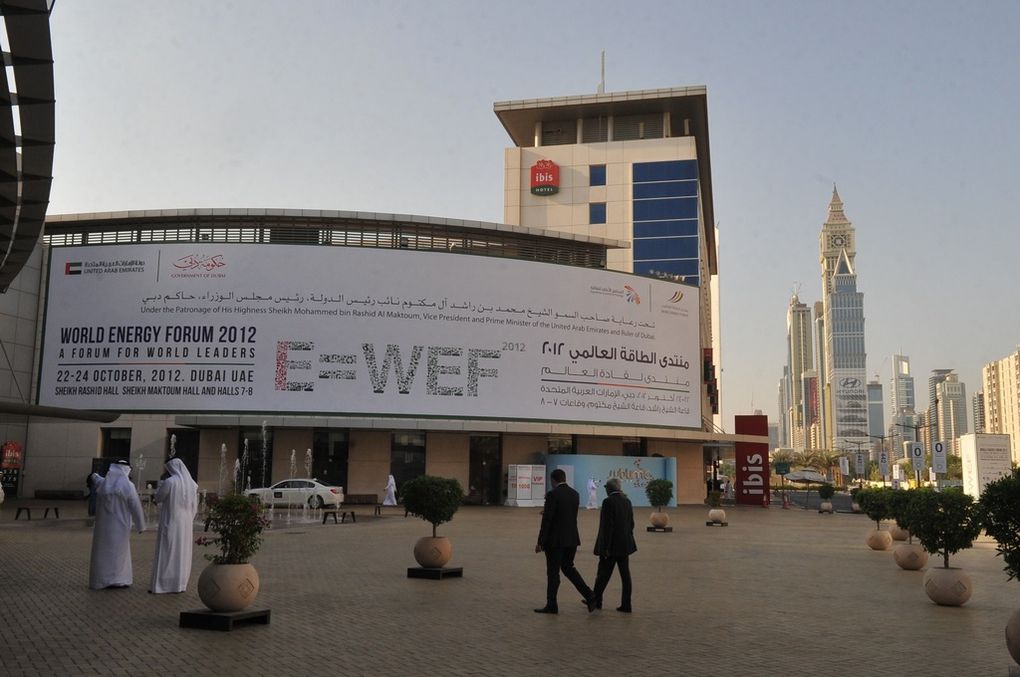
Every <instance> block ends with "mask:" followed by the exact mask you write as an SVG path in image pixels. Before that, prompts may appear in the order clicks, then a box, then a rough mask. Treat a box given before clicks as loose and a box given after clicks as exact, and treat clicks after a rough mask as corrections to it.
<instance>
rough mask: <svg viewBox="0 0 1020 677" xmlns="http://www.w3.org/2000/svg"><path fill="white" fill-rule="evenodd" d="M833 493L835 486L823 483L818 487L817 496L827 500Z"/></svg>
mask: <svg viewBox="0 0 1020 677" xmlns="http://www.w3.org/2000/svg"><path fill="white" fill-rule="evenodd" d="M835 493H836V488H835V487H833V486H832V485H831V484H823V485H822V486H820V487H818V498H820V499H822V500H823V501H828V500H829V499H830V498H832V497H833V496H834V495H835Z"/></svg>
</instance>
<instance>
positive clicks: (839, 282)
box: [818, 186, 869, 449]
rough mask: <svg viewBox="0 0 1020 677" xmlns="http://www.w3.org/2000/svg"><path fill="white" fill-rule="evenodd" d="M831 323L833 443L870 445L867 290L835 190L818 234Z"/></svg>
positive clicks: (828, 386)
mask: <svg viewBox="0 0 1020 677" xmlns="http://www.w3.org/2000/svg"><path fill="white" fill-rule="evenodd" d="M818 246H819V263H820V264H821V269H822V307H823V310H824V326H825V367H826V376H825V391H824V392H825V401H826V403H827V407H826V408H825V415H826V416H827V417H828V424H827V425H826V429H827V430H826V432H827V433H828V440H829V446H830V447H831V448H834V449H850V448H853V446H855V445H858V444H860V445H867V444H868V442H869V437H868V407H867V398H868V395H867V391H866V388H865V381H866V379H867V376H866V374H865V362H866V359H867V354H866V352H865V348H864V294H863V293H862V292H859V291H857V274H856V273H855V271H854V256H855V254H856V249H855V246H854V228H853V225H852V224H851V223H850V221H849V220H848V219H847V218H846V215H845V214H844V213H843V202H842V200H840V198H839V193H838V192H837V191H836V187H835V186H833V188H832V200H831V201H830V202H829V215H828V218H827V219H826V220H825V223H824V224H823V225H822V230H821V233H820V234H819V236H818Z"/></svg>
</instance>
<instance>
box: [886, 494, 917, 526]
mask: <svg viewBox="0 0 1020 677" xmlns="http://www.w3.org/2000/svg"><path fill="white" fill-rule="evenodd" d="M913 491H914V490H913V489H889V490H888V493H887V494H886V504H887V506H888V508H889V517H891V518H892V519H894V520H896V526H898V527H899V528H900V529H906V530H907V531H910V521H909V519H908V514H907V507H908V506H909V505H910V499H911V498H912V494H913Z"/></svg>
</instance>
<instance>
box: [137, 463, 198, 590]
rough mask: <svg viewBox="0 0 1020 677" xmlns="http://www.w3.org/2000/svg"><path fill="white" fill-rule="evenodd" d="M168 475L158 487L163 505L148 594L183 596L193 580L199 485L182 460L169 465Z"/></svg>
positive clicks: (157, 496)
mask: <svg viewBox="0 0 1020 677" xmlns="http://www.w3.org/2000/svg"><path fill="white" fill-rule="evenodd" d="M166 471H167V474H168V475H169V476H168V477H167V478H166V479H165V480H160V482H159V485H158V486H157V487H156V496H155V500H156V503H159V505H160V512H159V532H158V533H157V535H156V556H155V558H154V559H153V562H152V585H151V586H150V588H149V592H154V593H157V594H158V593H164V592H184V591H185V590H187V589H188V579H189V578H191V553H192V545H193V541H194V537H193V529H194V523H195V514H196V513H197V512H198V485H197V484H196V483H195V480H193V479H191V473H190V472H188V467H187V466H186V465H184V462H183V461H182V460H181V459H179V458H171V459H170V460H169V461H167V462H166Z"/></svg>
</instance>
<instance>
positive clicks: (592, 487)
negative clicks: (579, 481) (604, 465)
mask: <svg viewBox="0 0 1020 677" xmlns="http://www.w3.org/2000/svg"><path fill="white" fill-rule="evenodd" d="M586 507H587V509H588V510H598V507H599V489H598V485H597V483H596V482H595V478H594V477H589V478H588V505H587V506H586Z"/></svg>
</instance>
